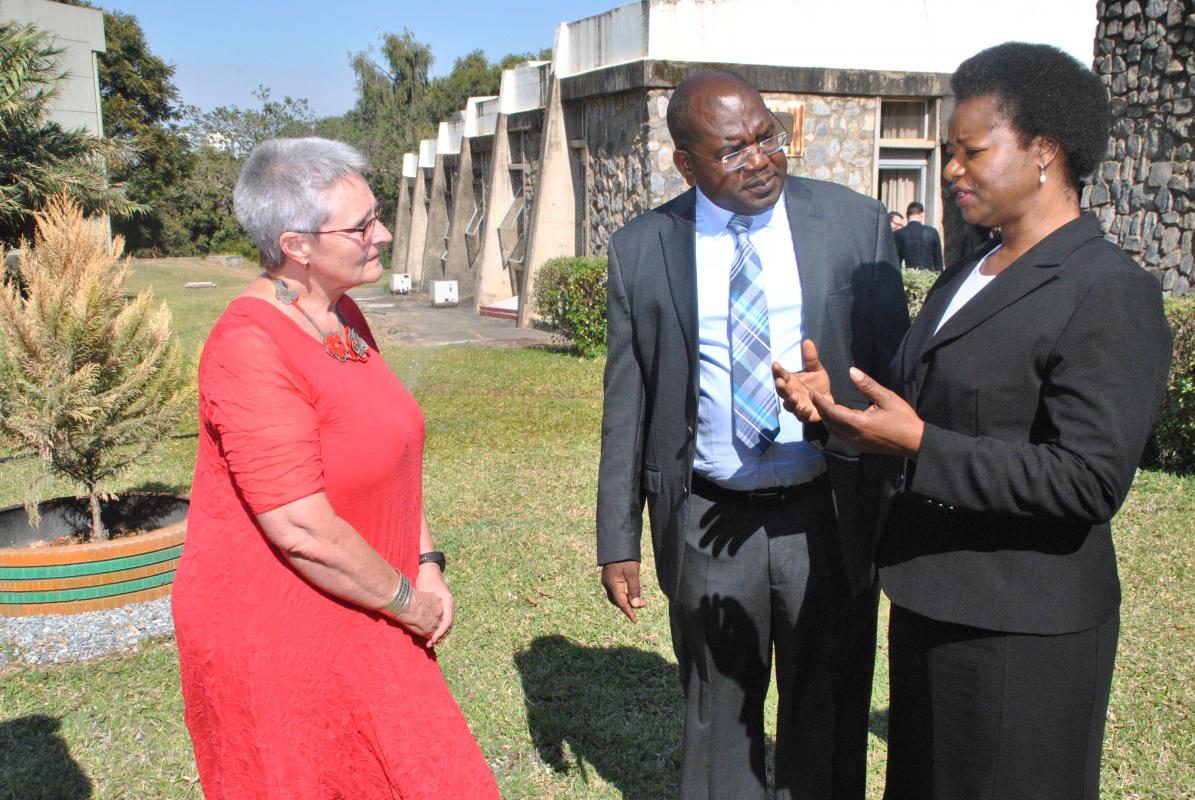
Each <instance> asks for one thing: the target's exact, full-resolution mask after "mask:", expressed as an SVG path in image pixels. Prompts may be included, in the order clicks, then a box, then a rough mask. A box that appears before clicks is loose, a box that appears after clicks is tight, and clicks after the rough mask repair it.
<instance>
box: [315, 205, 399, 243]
mask: <svg viewBox="0 0 1195 800" xmlns="http://www.w3.org/2000/svg"><path fill="white" fill-rule="evenodd" d="M381 213H382V207H381V205H376V206H374V207H373V215H372V216H370V218H369V219H367V220H365V223H364V224H363V225H360V226H358V227H356V228H336V229H335V230H331V231H295V233H305V234H308V235H309V236H318V235H319V234H321V233H355V234H357V235H359V236H360V237H361V239H362V240H363V241H364V240H365V239H368V238H369V234H370V233H371V232H372V231H373V226H374V224H375V223H376V222H377V221H378V217H379V216H380V215H381Z"/></svg>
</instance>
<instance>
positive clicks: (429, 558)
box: [419, 550, 448, 572]
mask: <svg viewBox="0 0 1195 800" xmlns="http://www.w3.org/2000/svg"><path fill="white" fill-rule="evenodd" d="M424 564H435V565H436V566H437V567H439V568H440V572H443V571H444V570H446V569H447V568H448V562H447V560H446V559H445V558H444V554H443V553H442V552H440V551H439V550H428V551H427V552H426V553H420V554H419V566H421V567H422V566H423V565H424Z"/></svg>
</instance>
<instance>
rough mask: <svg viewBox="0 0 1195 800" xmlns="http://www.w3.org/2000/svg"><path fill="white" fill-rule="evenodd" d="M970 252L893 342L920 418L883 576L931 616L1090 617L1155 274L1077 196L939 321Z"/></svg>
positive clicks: (1152, 317)
mask: <svg viewBox="0 0 1195 800" xmlns="http://www.w3.org/2000/svg"><path fill="white" fill-rule="evenodd" d="M974 264H975V260H974V259H971V260H969V261H964V262H961V263H959V264H956V265H955V266H953V267H951V268H950V269H949V270H947V271H946V272H945V273H943V274H942V276H941V278H939V279H938V282H937V283H936V284H934V287H933V289H931V290H930V293H929V296H928V297H927V298H926V301H925V306H924V307H923V308H922V311H921V314H920V315H919V316H918V318H917V321H916V323H915V324H914V325H913V327H912V329H911V330H910V331H909V334H908V336H907V337H906V338H905V341H904V343H903V344H902V346H901V349H900V352H899V353H898V354H897V359H896V363H895V369H896V370H897V371H898V372H899V375H900V377H899V380H900V382H901V384H902V386H903V392H904V396H905V399H906V400H908V401H909V402H910V403H912V404H913V406H914V407H916V409H917V412H918V413H919V414H920V415H921V417H922V419H924V420H925V423H926V426H925V436H924V438H923V440H922V444H921V451H920V453H919V454H918V456H917V458H916V461H915V463H914V462H910V464H909V468H908V469H907V471H906V474H905V480H904V484H905V485H904V487H903V489H904V491H903V492H901V493H898V494H897V495H896V498H895V507H894V509H893V511H892V513H891V514H890V516H889V519H888V526H887V530H886V532H885V534H884V536H883V538H882V540H881V543H880V547H879V551H878V553H877V562H878V565H879V572H880V582H881V585H882V586H883V588H884V591H885V592H886V593H887V594H888V596H889V597H890V598H891V600H892V602H893V603H895V604H897V605H899V606H903V607H905V608H908V609H911V610H913V611H915V612H917V613H919V614H922V615H924V616H927V617H931V618H933V619H937V620H942V621H947V622H957V623H962V624H965V625H973V626H976V627H981V628H988V629H993V630H1000V631H1009V632H1022V633H1034V634H1057V633H1067V632H1073V631H1079V630H1084V629H1086V628H1089V627H1092V626H1094V625H1098V624H1100V623H1102V622H1105V621H1107V620H1108V619H1110V618H1111V617H1112V616H1113V615H1114V614H1115V613H1116V610H1117V608H1118V607H1119V603H1120V583H1119V580H1118V578H1117V573H1116V556H1115V551H1114V549H1113V546H1112V534H1111V527H1110V525H1109V520H1111V518H1112V516H1113V515H1114V514H1115V513H1116V511H1117V509H1118V508H1120V505H1121V503H1122V502H1123V501H1124V499H1125V496H1126V495H1127V494H1128V491H1129V487H1130V485H1131V484H1132V481H1133V475H1134V472H1135V470H1136V468H1137V463H1138V461H1139V460H1140V457H1141V452H1142V450H1143V448H1144V446H1145V442H1146V439H1147V437H1148V436H1149V433H1150V430H1151V429H1152V426H1153V421H1154V417H1155V414H1156V411H1157V409H1158V406H1159V405H1160V403H1161V400H1162V396H1163V392H1164V391H1165V387H1166V376H1167V369H1168V367H1169V363H1170V331H1169V327H1168V326H1167V323H1166V318H1165V315H1164V313H1163V310H1162V296H1161V291H1160V289H1159V287H1158V282H1157V280H1155V279H1154V278H1153V277H1152V276H1150V275H1149V274H1148V273H1146V272H1145V271H1144V270H1142V269H1141V268H1140V267H1138V266H1137V265H1136V264H1135V263H1133V262H1132V261H1131V260H1130V259H1129V258H1128V256H1126V255H1125V254H1124V253H1123V252H1121V251H1120V250H1119V249H1118V248H1117V247H1115V246H1114V245H1112V244H1111V243H1109V242H1107V241H1106V240H1104V239H1103V238H1102V236H1101V233H1100V226H1099V223H1098V221H1097V220H1096V218H1095V216H1094V215H1092V214H1084V215H1083V216H1081V217H1079V218H1078V219H1076V220H1074V221H1072V222H1070V223H1068V224H1066V225H1064V226H1062V227H1061V228H1059V229H1058V230H1056V231H1055V232H1054V233H1052V234H1050V235H1049V236H1048V237H1046V238H1045V239H1043V240H1042V241H1041V242H1040V243H1038V244H1037V246H1035V247H1034V248H1033V249H1032V250H1030V251H1029V252H1027V253H1025V254H1024V255H1023V256H1022V257H1021V258H1019V259H1018V260H1017V261H1016V262H1015V263H1013V264H1012V265H1011V266H1010V267H1008V268H1007V269H1006V270H1004V272H1002V273H1000V275H998V276H997V277H996V278H995V279H994V280H993V281H992V282H991V283H990V284H988V286H987V287H985V288H984V289H983V290H982V291H981V292H980V293H979V294H978V295H976V296H975V297H974V298H972V299H971V301H970V302H969V303H967V304H966V305H965V306H963V307H962V308H961V309H959V311H958V313H957V314H955V316H953V317H952V318H951V319H950V320H949V321H948V322H947V323H946V324H945V325H944V326H943V327H942V330H941V331H940V332H939V333H937V334H936V335H935V334H934V327H935V326H936V325H937V322H938V320H939V319H940V318H941V315H942V312H943V311H944V310H945V308H946V305H947V304H948V303H949V301H950V299H951V297H953V295H954V293H955V290H956V289H957V287H958V286H959V284H960V283H962V281H963V279H964V278H965V277H966V276H967V274H968V273H969V272H970V271H971V268H972V267H973V266H974Z"/></svg>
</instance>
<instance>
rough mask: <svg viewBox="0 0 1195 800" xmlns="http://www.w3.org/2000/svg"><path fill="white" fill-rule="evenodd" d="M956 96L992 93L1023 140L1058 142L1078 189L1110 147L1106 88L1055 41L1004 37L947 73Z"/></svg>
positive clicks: (961, 98)
mask: <svg viewBox="0 0 1195 800" xmlns="http://www.w3.org/2000/svg"><path fill="white" fill-rule="evenodd" d="M950 88H951V89H953V90H954V97H955V100H957V101H958V102H960V103H961V102H962V101H964V100H966V99H968V98H971V97H978V96H981V95H994V96H995V98H996V103H997V106H998V107H999V109H1000V111H1001V113H1003V114H1004V115H1005V117H1007V118H1008V121H1009V123H1010V124H1011V125H1012V127H1013V129H1014V130H1016V131H1017V133H1018V134H1020V139H1021V144H1022V146H1028V144H1029V142H1031V141H1032V140H1033V138H1034V137H1036V136H1045V137H1049V138H1051V139H1054V140H1055V141H1057V142H1058V145H1059V147H1060V148H1061V150H1062V152H1063V153H1064V154H1065V155H1066V163H1067V166H1068V169H1069V171H1070V176H1069V177H1070V182H1071V184H1072V185H1073V186H1074V187H1075V188H1076V189H1078V188H1079V187H1080V186H1081V185H1082V183H1083V181H1084V179H1086V178H1087V177H1088V176H1090V175H1091V173H1092V172H1093V171H1095V168H1096V166H1098V164H1099V162H1100V161H1101V160H1102V158H1103V156H1104V153H1105V152H1106V151H1107V149H1108V131H1109V129H1110V128H1111V125H1112V112H1111V109H1110V108H1109V104H1108V90H1107V89H1106V88H1104V84H1103V83H1102V82H1101V81H1100V79H1099V77H1098V76H1097V75H1096V74H1095V73H1094V72H1092V71H1091V70H1090V69H1088V68H1087V67H1085V66H1083V65H1082V64H1080V63H1079V62H1078V61H1076V60H1075V59H1074V58H1072V57H1071V56H1069V55H1067V54H1066V53H1064V52H1062V51H1061V50H1059V49H1058V48H1056V47H1051V46H1049V45H1045V44H1029V43H1027V42H1005V43H1004V44H998V45H996V46H995V47H989V48H988V49H986V50H981V51H980V52H978V53H976V54H975V55H973V56H971V57H970V58H968V59H967V60H966V61H964V62H963V63H962V64H959V67H958V69H956V70H955V71H954V74H953V75H951V76H950Z"/></svg>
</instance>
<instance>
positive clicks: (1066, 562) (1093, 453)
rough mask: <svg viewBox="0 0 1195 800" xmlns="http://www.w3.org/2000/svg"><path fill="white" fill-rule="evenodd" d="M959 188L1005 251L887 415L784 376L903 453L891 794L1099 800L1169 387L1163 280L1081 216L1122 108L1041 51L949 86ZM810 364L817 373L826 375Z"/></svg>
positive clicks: (960, 302) (911, 341) (843, 420)
mask: <svg viewBox="0 0 1195 800" xmlns="http://www.w3.org/2000/svg"><path fill="white" fill-rule="evenodd" d="M951 85H952V87H953V89H954V92H955V96H956V100H957V106H956V109H955V112H954V115H953V117H952V118H951V121H950V128H949V144H948V152H949V155H950V160H949V163H948V164H947V165H946V168H945V171H944V174H945V178H946V180H947V181H948V182H949V184H950V190H951V192H952V193H953V195H954V198H955V201H956V202H957V204H958V206H959V209H960V210H961V211H962V214H963V217H964V218H965V219H966V220H967V222H968V223H972V224H982V225H986V226H1000V229H1001V232H1002V241H1001V242H1000V243H999V244H995V243H993V244H991V245H989V246H988V247H986V248H984V249H983V250H981V251H980V252H979V253H977V254H975V255H973V256H971V257H970V258H969V259H964V260H963V261H962V262H960V263H957V264H955V265H954V266H953V267H951V268H950V269H948V270H947V271H946V272H944V273H943V274H942V276H941V278H939V280H938V281H937V283H936V284H935V285H934V287H933V289H932V290H931V291H930V294H929V296H928V297H927V299H926V301H925V305H924V307H923V308H922V310H921V313H920V315H919V316H918V318H917V321H916V323H915V324H914V326H913V327H912V329H911V330H910V331H909V333H908V335H907V336H906V337H905V341H904V343H903V345H902V347H901V350H900V352H899V353H898V354H897V357H896V359H895V361H894V367H895V374H896V375H897V376H899V377H898V380H899V384H898V386H899V389H900V393H899V394H897V393H894V392H890V391H888V390H886V389H884V388H883V387H881V386H879V385H878V384H877V383H875V382H874V381H873V380H871V379H870V378H869V377H868V376H866V375H863V374H862V373H861V372H859V371H858V370H853V371H852V375H853V377H854V379H855V380H856V382H857V383H858V384H859V386H860V388H862V389H863V390H864V392H865V393H866V394H867V395H868V397H869V398H870V399H871V401H872V405H871V406H870V407H869V408H868V409H867V410H865V411H859V410H853V409H849V408H846V407H844V406H841V405H836V404H834V402H833V399H832V398H830V397H829V395H828V394H821V393H819V392H820V391H823V390H824V388H825V383H824V381H822V380H821V376H820V375H819V374H818V373H816V372H812V373H806V374H803V375H800V376H799V377H801V379H802V381H795V380H791V379H786V378H787V376H785V375H782V374H778V376H777V378H778V380H777V388H778V389H779V390H780V391H781V394H782V395H783V396H784V397H785V400H786V407H788V408H789V409H790V410H792V411H795V412H796V413H797V414H798V416H801V417H802V418H804V419H807V420H811V421H817V420H818V419H820V420H821V421H823V422H825V424H826V425H827V426H828V428H829V429H830V431H831V432H832V433H833V434H834V435H836V436H838V437H841V438H843V439H846V440H848V441H850V442H852V443H854V444H855V445H856V446H858V447H859V448H860V449H862V450H864V451H869V452H878V453H887V454H890V455H894V456H899V457H901V458H903V459H904V463H905V469H904V471H903V476H902V478H901V480H900V481H899V485H897V486H895V487H893V489H894V491H893V501H892V505H891V507H890V508H889V513H888V521H887V525H886V527H885V530H884V534H883V536H882V538H881V541H880V545H879V548H878V552H877V565H878V567H879V574H880V582H881V585H882V586H883V588H884V591H885V593H886V594H887V595H888V596H889V598H890V599H891V601H892V615H891V622H890V629H889V648H890V653H889V658H890V670H889V673H890V681H891V706H890V711H889V745H888V780H887V790H886V795H885V796H886V797H887V798H889V800H904V799H905V798H910V799H914V800H927V799H929V798H948V799H949V800H965V798H981V797H982V798H996V799H998V800H1006V799H1007V798H1049V800H1061V799H1064V798H1095V797H1098V795H1099V772H1100V750H1101V745H1102V741H1103V732H1104V718H1105V715H1106V712H1107V707H1108V696H1109V692H1110V687H1111V682H1112V667H1113V661H1114V659H1115V653H1116V642H1117V636H1118V630H1119V612H1118V608H1119V603H1120V584H1119V580H1118V578H1117V572H1116V558H1115V552H1114V550H1113V546H1112V536H1111V529H1110V527H1109V520H1111V518H1112V517H1113V515H1114V514H1115V513H1116V511H1117V509H1118V508H1119V507H1120V505H1121V503H1122V502H1123V501H1124V499H1125V496H1126V494H1127V493H1128V491H1129V487H1130V485H1131V484H1132V480H1133V475H1134V472H1135V469H1136V466H1137V463H1138V460H1139V459H1140V456H1141V452H1142V449H1143V448H1144V446H1145V441H1146V438H1147V437H1148V435H1149V432H1150V429H1151V428H1152V425H1153V420H1154V415H1155V413H1156V410H1157V408H1158V406H1159V404H1160V402H1161V399H1162V393H1163V391H1164V388H1165V382H1166V374H1167V369H1168V365H1169V359H1170V334H1169V329H1168V327H1167V324H1166V320H1165V316H1164V315H1163V311H1162V299H1161V292H1160V290H1159V287H1158V283H1157V281H1156V280H1154V279H1153V278H1152V277H1151V276H1149V275H1148V274H1147V273H1146V272H1145V271H1144V270H1142V269H1140V268H1139V267H1138V266H1137V265H1136V264H1134V263H1133V262H1132V261H1131V260H1130V259H1129V258H1128V257H1127V256H1126V255H1125V254H1124V253H1123V252H1121V251H1120V250H1119V249H1117V248H1116V247H1115V246H1114V245H1112V244H1111V243H1109V242H1108V241H1106V240H1104V239H1103V238H1102V236H1101V231H1100V226H1099V223H1098V222H1097V220H1096V218H1095V216H1094V215H1092V214H1090V213H1087V214H1080V212H1079V192H1080V186H1081V184H1080V181H1081V180H1082V179H1083V178H1085V177H1086V176H1088V175H1089V174H1090V173H1091V172H1092V170H1093V169H1094V168H1095V166H1096V164H1097V163H1098V161H1099V159H1100V158H1101V156H1102V155H1103V153H1104V150H1105V148H1106V144H1107V138H1108V125H1109V116H1110V115H1109V110H1108V99H1107V93H1106V91H1105V90H1104V87H1103V85H1102V84H1101V83H1100V81H1099V79H1098V78H1097V77H1096V76H1095V75H1094V74H1092V73H1091V71H1090V70H1088V69H1086V68H1085V67H1083V66H1082V65H1080V64H1079V63H1078V62H1076V61H1075V60H1074V59H1072V58H1071V57H1069V56H1067V55H1065V54H1064V53H1062V52H1061V51H1058V50H1056V49H1054V48H1051V47H1047V46H1044V45H1031V44H1020V43H1008V44H1003V45H999V46H997V47H993V48H990V49H988V50H984V51H983V52H981V53H979V54H978V55H975V56H973V57H972V58H970V59H968V60H967V61H965V62H963V64H962V65H961V66H960V67H959V68H958V70H957V71H956V72H955V74H954V75H953V77H952V79H951ZM814 363H815V362H814Z"/></svg>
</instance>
